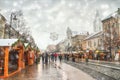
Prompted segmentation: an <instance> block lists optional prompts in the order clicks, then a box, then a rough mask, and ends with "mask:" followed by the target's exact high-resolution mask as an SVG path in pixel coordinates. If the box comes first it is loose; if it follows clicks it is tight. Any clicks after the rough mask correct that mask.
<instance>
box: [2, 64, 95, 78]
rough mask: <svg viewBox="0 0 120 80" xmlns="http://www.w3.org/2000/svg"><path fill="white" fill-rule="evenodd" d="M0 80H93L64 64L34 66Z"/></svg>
mask: <svg viewBox="0 0 120 80" xmlns="http://www.w3.org/2000/svg"><path fill="white" fill-rule="evenodd" d="M1 80H94V79H93V78H92V77H91V76H89V75H88V74H86V73H84V72H82V71H80V70H79V69H76V68H74V67H72V66H70V65H67V64H66V63H61V66H60V64H59V62H57V64H55V63H52V62H50V64H48V65H46V64H41V63H40V64H38V65H36V64H34V65H33V66H29V67H26V68H25V69H24V70H22V71H21V72H20V73H18V74H16V75H14V76H12V77H9V78H6V79H1Z"/></svg>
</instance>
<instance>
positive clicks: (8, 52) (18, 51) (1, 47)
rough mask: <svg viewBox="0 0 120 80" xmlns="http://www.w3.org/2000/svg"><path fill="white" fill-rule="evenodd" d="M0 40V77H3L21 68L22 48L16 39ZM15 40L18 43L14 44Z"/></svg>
mask: <svg viewBox="0 0 120 80" xmlns="http://www.w3.org/2000/svg"><path fill="white" fill-rule="evenodd" d="M0 42H1V43H0V78H5V77H9V76H12V75H14V74H16V73H17V72H19V71H21V69H22V68H23V64H22V54H23V48H20V44H19V42H18V39H0ZM16 42H18V43H17V44H14V43H16ZM13 44H14V46H12V45H13Z"/></svg>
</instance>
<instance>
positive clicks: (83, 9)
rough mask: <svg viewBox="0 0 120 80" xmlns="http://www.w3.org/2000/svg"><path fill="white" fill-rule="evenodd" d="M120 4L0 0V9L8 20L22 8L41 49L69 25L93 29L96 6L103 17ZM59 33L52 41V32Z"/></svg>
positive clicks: (117, 0) (114, 1) (81, 0)
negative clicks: (13, 12) (14, 12)
mask: <svg viewBox="0 0 120 80" xmlns="http://www.w3.org/2000/svg"><path fill="white" fill-rule="evenodd" d="M119 7H120V0H0V9H1V11H0V13H2V15H4V16H5V17H6V18H7V20H8V21H9V16H10V13H11V12H12V11H14V10H22V11H23V14H24V18H25V20H26V22H27V26H28V27H29V28H30V29H31V32H32V33H31V34H32V36H33V37H34V39H35V42H36V43H37V45H38V46H39V48H41V49H45V48H46V46H47V45H48V44H56V43H58V42H59V41H61V40H63V39H65V37H66V29H67V27H68V26H69V27H70V29H72V30H73V31H77V32H85V31H89V32H93V21H94V19H95V13H96V10H99V12H100V17H101V19H103V18H104V17H106V16H107V15H109V14H110V13H112V12H114V11H116V10H117V9H118V8H119ZM51 32H56V33H57V34H59V37H58V40H56V41H52V40H51V39H50V33H51Z"/></svg>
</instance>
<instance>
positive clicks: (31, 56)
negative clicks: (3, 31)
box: [24, 43, 35, 65]
mask: <svg viewBox="0 0 120 80" xmlns="http://www.w3.org/2000/svg"><path fill="white" fill-rule="evenodd" d="M24 57H25V64H26V65H33V64H34V60H35V52H34V50H32V48H31V45H30V44H29V43H27V44H25V52H24Z"/></svg>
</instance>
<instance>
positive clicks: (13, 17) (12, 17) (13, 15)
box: [9, 12, 17, 38]
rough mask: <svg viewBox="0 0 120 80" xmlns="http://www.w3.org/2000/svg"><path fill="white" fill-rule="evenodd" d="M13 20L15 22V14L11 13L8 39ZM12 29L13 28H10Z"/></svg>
mask: <svg viewBox="0 0 120 80" xmlns="http://www.w3.org/2000/svg"><path fill="white" fill-rule="evenodd" d="M13 20H17V18H16V14H15V13H13V12H12V13H11V15H10V28H9V38H11V35H10V34H11V28H12V21H13ZM12 29H13V28H12Z"/></svg>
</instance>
